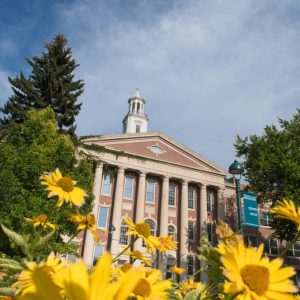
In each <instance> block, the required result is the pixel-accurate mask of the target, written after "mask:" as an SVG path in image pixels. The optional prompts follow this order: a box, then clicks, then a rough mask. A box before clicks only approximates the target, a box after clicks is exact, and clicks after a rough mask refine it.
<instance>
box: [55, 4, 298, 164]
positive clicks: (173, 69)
mask: <svg viewBox="0 0 300 300" xmlns="http://www.w3.org/2000/svg"><path fill="white" fill-rule="evenodd" d="M128 3H131V6H126V5H128ZM162 3H164V5H163V4H162ZM166 3H167V4H166ZM133 4H135V5H133ZM57 9H59V11H60V14H59V16H58V17H59V23H60V27H61V28H62V29H63V30H62V32H64V33H65V34H66V35H67V37H68V38H69V41H70V46H71V47H72V48H73V50H74V56H75V57H76V60H77V62H79V63H80V68H79V69H78V71H77V76H78V77H79V78H83V79H84V81H85V83H86V87H85V93H84V96H83V97H82V100H83V102H84V103H83V108H82V112H81V114H80V117H79V118H78V123H79V126H78V129H79V133H81V134H94V133H113V132H120V131H121V121H122V118H123V117H124V115H125V114H126V112H127V99H128V98H129V97H130V96H131V95H132V94H133V92H134V89H135V88H136V87H139V88H140V90H141V93H142V95H143V96H144V97H145V99H146V101H147V104H146V105H147V106H146V110H147V113H148V115H149V117H150V129H152V130H161V131H163V132H165V133H167V134H169V135H170V136H171V137H173V138H174V139H176V140H178V141H180V142H181V143H183V144H186V145H187V146H189V147H191V148H192V149H194V150H195V151H197V152H199V153H201V154H202V155H204V156H206V157H207V158H208V159H210V160H211V161H214V162H216V163H219V164H220V165H221V166H223V167H224V168H226V167H227V165H228V164H230V162H231V161H232V160H233V156H234V149H233V146H232V144H233V141H234V137H235V135H236V134H237V133H240V134H241V135H242V136H243V135H248V134H251V133H260V132H261V131H262V129H263V127H264V126H265V125H266V124H269V123H274V122H276V119H277V117H283V118H290V117H291V116H292V114H293V113H294V112H295V110H296V107H297V106H299V95H300V87H299V75H300V59H299V50H300V41H299V33H300V23H299V21H298V20H299V18H298V17H297V16H299V12H300V3H299V2H297V1H292V0H291V1H289V0H287V1H282V2H276V3H275V2H274V1H271V0H269V1H250V0H248V1H221V0H219V1H218V0H215V1H211V0H210V1H198V0H190V1H183V0H182V1H154V0H153V1H128V2H127V1H104V0H103V1H92V0H85V1H79V0H78V1H73V2H72V3H71V4H70V3H69V4H63V5H62V4H59V5H58V6H57Z"/></svg>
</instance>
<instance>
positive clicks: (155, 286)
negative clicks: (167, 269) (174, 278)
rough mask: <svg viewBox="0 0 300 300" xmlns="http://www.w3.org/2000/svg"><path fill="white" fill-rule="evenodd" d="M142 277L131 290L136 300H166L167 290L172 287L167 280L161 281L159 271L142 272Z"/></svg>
mask: <svg viewBox="0 0 300 300" xmlns="http://www.w3.org/2000/svg"><path fill="white" fill-rule="evenodd" d="M143 274H144V275H143V277H142V278H141V279H140V281H139V283H138V284H137V286H136V287H135V288H134V290H133V296H134V297H136V298H137V300H157V299H160V300H164V299H168V290H169V289H170V288H171V287H172V283H171V281H169V280H161V278H162V275H161V271H159V270H157V269H154V270H152V272H151V273H148V274H147V272H146V271H143Z"/></svg>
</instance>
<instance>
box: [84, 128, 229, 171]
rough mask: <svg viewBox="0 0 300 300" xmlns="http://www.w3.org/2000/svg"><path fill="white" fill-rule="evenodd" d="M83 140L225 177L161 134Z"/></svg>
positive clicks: (200, 157)
mask: <svg viewBox="0 0 300 300" xmlns="http://www.w3.org/2000/svg"><path fill="white" fill-rule="evenodd" d="M83 141H84V143H85V144H89V145H98V146H101V147H104V148H103V149H104V150H105V149H107V150H113V151H120V152H124V153H127V154H132V155H136V156H139V157H143V158H144V159H149V160H155V161H160V162H162V163H165V164H176V165H179V166H182V167H185V168H191V169H198V170H201V171H206V172H211V173H215V174H218V175H224V176H225V175H226V174H227V172H226V171H225V170H224V169H222V168H221V167H219V166H217V165H215V164H214V163H212V162H210V161H208V160H207V159H205V158H203V157H202V156H201V155H199V154H198V153H196V152H194V151H192V150H191V149H189V148H187V147H185V146H183V145H181V144H179V143H178V142H176V141H174V140H173V139H171V138H170V137H168V136H166V135H165V134H163V133H161V132H146V133H130V134H112V135H101V136H94V137H86V138H85V139H84V140H83Z"/></svg>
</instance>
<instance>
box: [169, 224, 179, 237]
mask: <svg viewBox="0 0 300 300" xmlns="http://www.w3.org/2000/svg"><path fill="white" fill-rule="evenodd" d="M169 227H173V228H174V234H173V241H176V238H177V230H176V226H175V225H173V224H168V236H170V235H171V234H170V232H169Z"/></svg>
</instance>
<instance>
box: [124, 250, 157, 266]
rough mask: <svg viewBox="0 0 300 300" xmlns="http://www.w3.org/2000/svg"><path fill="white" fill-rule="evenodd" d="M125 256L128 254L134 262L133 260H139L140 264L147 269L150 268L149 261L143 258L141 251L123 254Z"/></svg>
mask: <svg viewBox="0 0 300 300" xmlns="http://www.w3.org/2000/svg"><path fill="white" fill-rule="evenodd" d="M125 253H126V254H129V255H130V256H131V258H132V259H133V260H134V261H135V260H137V259H138V260H140V261H141V262H142V263H144V264H145V265H147V266H148V267H151V266H152V263H151V261H150V260H149V259H148V258H146V257H143V254H142V252H141V251H139V250H133V251H130V250H128V251H126V252H125Z"/></svg>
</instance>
